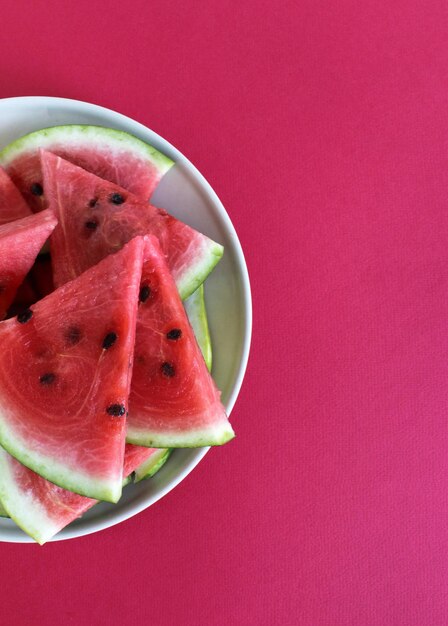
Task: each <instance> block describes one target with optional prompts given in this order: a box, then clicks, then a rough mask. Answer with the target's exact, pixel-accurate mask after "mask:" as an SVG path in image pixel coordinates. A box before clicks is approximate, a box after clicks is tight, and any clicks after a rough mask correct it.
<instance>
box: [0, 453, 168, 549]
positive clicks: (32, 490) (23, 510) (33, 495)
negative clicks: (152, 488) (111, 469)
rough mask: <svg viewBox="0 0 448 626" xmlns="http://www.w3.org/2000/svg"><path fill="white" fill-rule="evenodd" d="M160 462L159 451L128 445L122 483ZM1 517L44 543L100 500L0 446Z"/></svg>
mask: <svg viewBox="0 0 448 626" xmlns="http://www.w3.org/2000/svg"><path fill="white" fill-rule="evenodd" d="M152 457H155V462H154V463H153V464H155V463H157V460H158V458H159V457H160V450H157V449H153V448H140V447H138V446H130V445H127V446H126V450H125V456H124V466H123V475H122V477H123V482H124V483H126V482H127V479H128V477H129V475H130V474H131V473H132V472H134V470H136V469H137V468H138V467H139V466H140V465H141V464H142V463H144V464H147V465H151V459H152ZM0 499H1V502H2V506H1V507H0V516H3V517H4V516H9V517H11V518H12V519H13V520H14V521H15V522H16V524H17V525H18V526H19V527H20V528H21V529H22V530H23V531H24V532H26V533H27V534H28V535H30V536H31V537H32V538H33V539H35V541H37V542H38V543H40V544H43V543H45V542H46V541H48V540H49V539H51V538H52V537H54V535H56V533H58V532H59V531H60V530H62V529H63V528H65V526H67V524H70V522H73V520H75V519H77V518H78V517H80V516H81V515H83V513H85V512H86V511H87V510H88V509H90V508H91V507H92V506H93V505H94V504H97V500H94V499H92V498H86V497H84V496H80V495H77V494H76V493H72V492H71V491H67V490H66V489H62V488H61V487H57V486H56V485H54V484H53V483H51V482H49V481H48V480H45V478H42V476H39V475H38V474H36V473H35V472H33V471H32V470H30V469H28V468H27V467H25V466H24V465H22V464H21V463H19V462H18V461H17V460H16V459H14V458H13V457H12V456H11V455H10V454H8V453H7V452H6V451H5V450H3V449H1V448H0Z"/></svg>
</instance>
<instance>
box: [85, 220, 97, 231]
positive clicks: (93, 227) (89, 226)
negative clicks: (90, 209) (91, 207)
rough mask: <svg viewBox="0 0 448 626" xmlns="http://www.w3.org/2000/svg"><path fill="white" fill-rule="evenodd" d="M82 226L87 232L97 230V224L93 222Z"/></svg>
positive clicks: (90, 221)
mask: <svg viewBox="0 0 448 626" xmlns="http://www.w3.org/2000/svg"><path fill="white" fill-rule="evenodd" d="M84 226H85V227H86V228H88V229H89V230H96V229H97V228H98V222H95V221H94V220H89V221H88V222H86V223H85V224H84Z"/></svg>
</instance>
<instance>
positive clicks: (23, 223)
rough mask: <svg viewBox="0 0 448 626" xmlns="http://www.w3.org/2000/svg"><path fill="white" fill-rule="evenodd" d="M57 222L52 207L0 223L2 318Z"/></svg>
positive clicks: (0, 295) (0, 301)
mask: <svg viewBox="0 0 448 626" xmlns="http://www.w3.org/2000/svg"><path fill="white" fill-rule="evenodd" d="M56 224H57V219H56V218H55V216H54V213H53V212H52V211H51V210H50V209H48V210H46V211H43V212H42V213H39V215H32V214H30V215H29V217H24V218H23V219H20V220H16V221H15V222H9V223H8V224H3V225H2V226H0V319H3V318H4V317H5V315H6V311H7V310H8V307H9V305H10V304H11V302H12V301H13V300H14V296H15V295H16V292H17V289H18V287H19V285H20V284H21V283H22V281H23V280H24V278H25V276H26V275H27V274H28V272H29V270H30V269H31V267H32V265H33V263H34V261H35V259H36V256H37V255H38V254H39V251H40V249H41V248H42V246H43V245H44V243H45V242H46V240H47V239H48V237H49V236H50V233H51V232H52V231H53V229H54V227H55V226H56Z"/></svg>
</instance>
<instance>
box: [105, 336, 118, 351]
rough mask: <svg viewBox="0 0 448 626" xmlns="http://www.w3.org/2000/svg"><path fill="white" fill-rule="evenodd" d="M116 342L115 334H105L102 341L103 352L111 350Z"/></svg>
mask: <svg viewBox="0 0 448 626" xmlns="http://www.w3.org/2000/svg"><path fill="white" fill-rule="evenodd" d="M116 341H117V335H116V333H107V335H106V336H105V337H104V339H103V350H108V349H109V348H112V346H113V345H114V343H115V342H116Z"/></svg>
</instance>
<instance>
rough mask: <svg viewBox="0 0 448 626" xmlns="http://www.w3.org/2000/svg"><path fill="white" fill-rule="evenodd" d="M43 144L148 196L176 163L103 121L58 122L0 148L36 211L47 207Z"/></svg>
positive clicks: (0, 155) (0, 160)
mask: <svg viewBox="0 0 448 626" xmlns="http://www.w3.org/2000/svg"><path fill="white" fill-rule="evenodd" d="M39 148H45V149H46V150H50V151H51V152H54V153H55V154H58V155H59V156H62V157H63V158H64V159H67V160H69V161H71V162H72V163H76V164H77V165H80V166H81V167H83V168H84V169H86V170H88V171H89V172H93V173H94V174H97V175H98V176H101V177H102V178H105V179H106V180H110V181H112V182H114V183H116V184H117V185H121V187H124V189H127V190H128V191H131V192H132V193H134V194H136V195H137V196H140V197H141V198H143V199H145V200H149V198H150V197H151V194H152V192H153V191H154V189H155V188H156V187H157V184H158V183H159V181H160V179H161V178H162V176H163V175H164V174H165V172H167V171H168V170H169V169H170V168H171V167H172V165H173V161H171V159H169V158H168V157H166V156H165V155H164V154H162V153H161V152H159V151H158V150H156V149H155V148H153V147H152V146H150V145H149V144H147V143H145V142H143V141H140V139H137V138H136V137H134V136H132V135H129V134H128V133H124V132H122V131H119V130H113V129H111V128H103V127H101V126H82V125H70V126H54V127H52V128H44V129H43V130H38V131H36V132H34V133H30V134H29V135H25V137H21V138H20V139H17V140H16V141H14V142H12V143H10V144H9V145H8V146H6V148H4V149H3V150H2V151H1V152H0V165H2V166H3V167H4V168H5V169H6V171H7V172H8V173H9V175H10V176H11V178H12V179H13V181H14V183H15V184H16V185H17V187H18V188H19V189H20V191H21V192H22V194H23V195H24V197H25V199H26V200H27V201H28V204H29V205H30V206H31V207H32V209H33V211H40V210H42V209H43V208H44V207H45V196H44V189H43V187H44V185H43V183H42V172H41V167H40V159H39Z"/></svg>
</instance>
